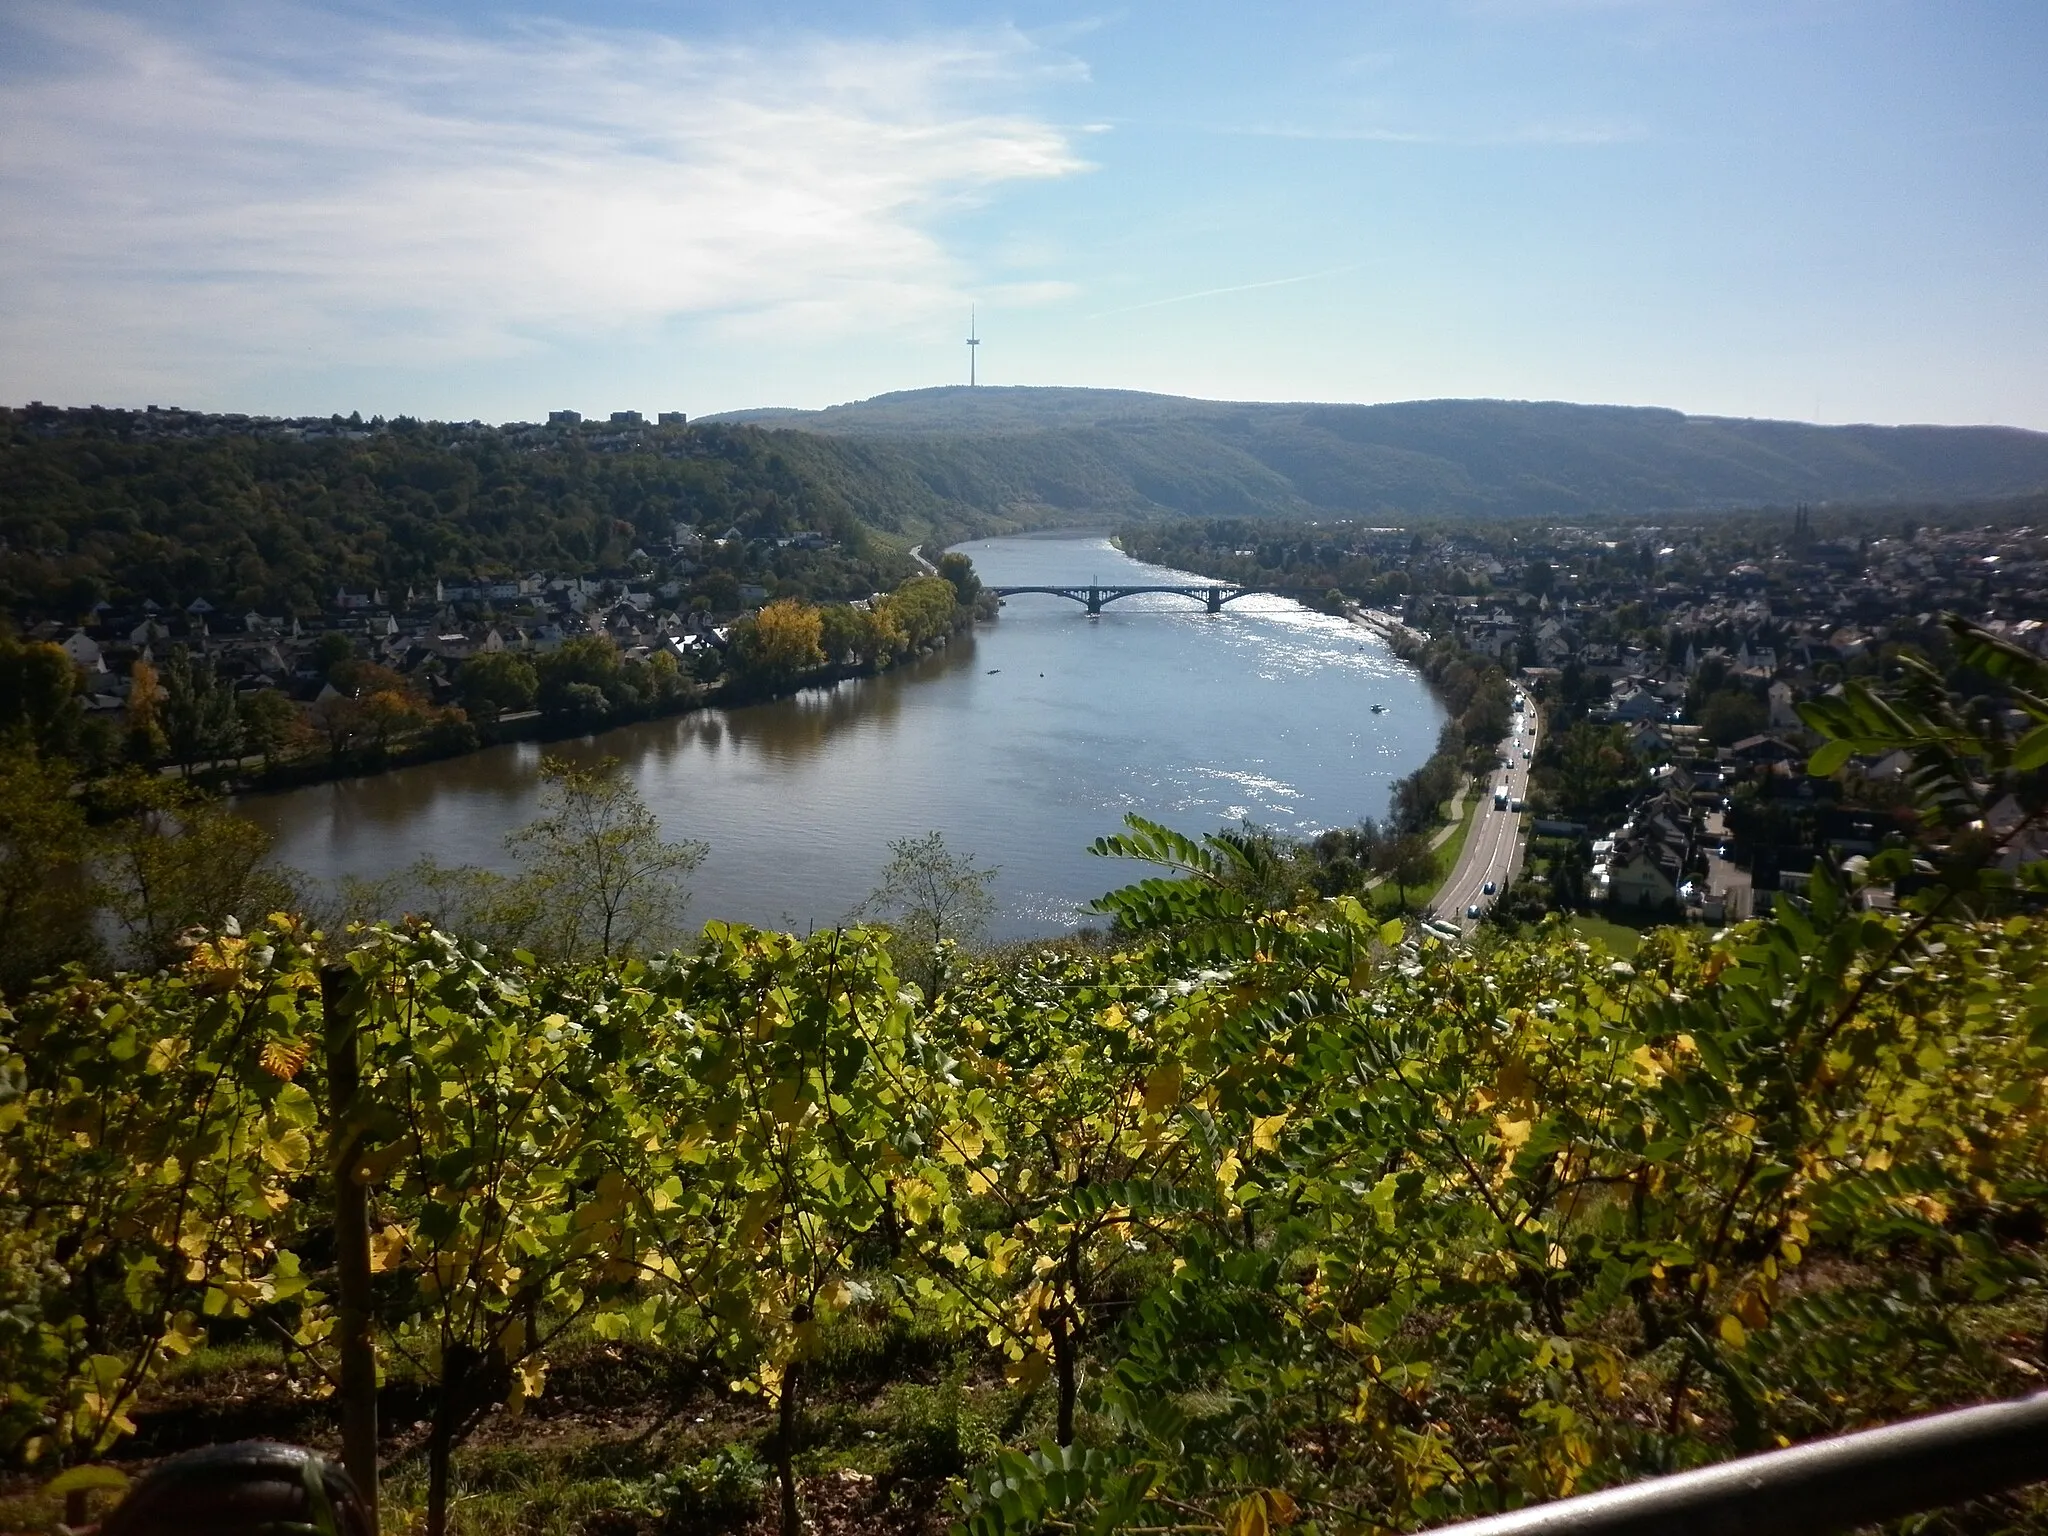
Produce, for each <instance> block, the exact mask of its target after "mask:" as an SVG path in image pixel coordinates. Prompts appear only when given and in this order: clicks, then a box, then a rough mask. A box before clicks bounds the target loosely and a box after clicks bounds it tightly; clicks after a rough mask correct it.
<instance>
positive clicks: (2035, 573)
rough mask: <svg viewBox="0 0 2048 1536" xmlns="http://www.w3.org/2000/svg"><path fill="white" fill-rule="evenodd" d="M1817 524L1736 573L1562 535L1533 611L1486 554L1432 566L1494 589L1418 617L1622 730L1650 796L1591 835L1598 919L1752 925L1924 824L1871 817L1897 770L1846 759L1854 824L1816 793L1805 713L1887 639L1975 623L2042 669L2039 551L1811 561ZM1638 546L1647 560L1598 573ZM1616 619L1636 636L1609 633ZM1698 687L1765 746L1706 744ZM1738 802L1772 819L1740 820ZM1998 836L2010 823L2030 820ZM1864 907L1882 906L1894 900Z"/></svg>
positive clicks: (1450, 600) (1545, 545) (2047, 567)
mask: <svg viewBox="0 0 2048 1536" xmlns="http://www.w3.org/2000/svg"><path fill="white" fill-rule="evenodd" d="M1808 526H1809V525H1808V524H1807V521H1806V519H1804V518H1801V519H1800V520H1799V521H1798V522H1796V523H1795V525H1794V529H1793V532H1792V536H1791V537H1790V538H1789V539H1788V540H1787V541H1786V542H1785V544H1784V546H1783V547H1779V548H1773V549H1765V550H1757V551H1752V552H1750V553H1749V554H1748V556H1747V557H1746V558H1741V559H1736V560H1732V561H1725V560H1722V559H1718V558H1712V557H1703V556H1702V554H1701V552H1699V551H1694V550H1689V549H1688V547H1687V544H1686V541H1685V540H1684V539H1683V538H1682V537H1681V538H1679V539H1678V540H1677V541H1676V542H1666V540H1667V538H1668V537H1669V536H1670V533H1671V531H1670V530H1668V529H1657V528H1644V529H1637V530H1634V533H1633V537H1632V538H1628V537H1624V538H1621V539H1617V538H1615V537H1614V535H1613V534H1612V532H1608V533H1606V534H1605V535H1602V536H1599V537H1595V536H1593V535H1591V534H1590V533H1589V532H1588V531H1587V530H1573V529H1565V530H1553V531H1552V537H1551V538H1550V539H1549V540H1548V541H1545V540H1542V539H1538V540H1535V541H1531V547H1530V549H1529V560H1528V562H1527V563H1526V564H1524V565H1523V566H1522V567H1520V568H1519V569H1520V570H1527V569H1528V568H1529V566H1530V565H1534V564H1537V563H1539V562H1540V563H1542V564H1543V567H1544V576H1545V580H1544V582H1543V585H1544V588H1545V590H1543V591H1542V592H1541V593H1537V592H1531V591H1528V590H1525V589H1522V588H1518V587H1517V586H1516V585H1515V584H1514V583H1515V581H1516V578H1517V575H1518V568H1516V567H1514V566H1510V565H1507V564H1503V563H1502V562H1501V561H1499V560H1498V559H1497V558H1495V557H1493V556H1492V555H1490V554H1488V553H1487V552H1485V551H1483V550H1479V549H1477V548H1473V549H1467V550H1464V551H1462V552H1461V551H1459V550H1457V549H1456V548H1455V546H1452V547H1449V548H1446V547H1443V546H1439V547H1438V548H1437V549H1436V550H1435V551H1434V552H1433V558H1435V559H1437V560H1439V561H1443V560H1457V559H1462V560H1463V561H1464V562H1465V564H1464V569H1465V570H1467V571H1469V572H1473V573H1477V574H1479V575H1484V576H1487V577H1488V584H1492V583H1496V582H1497V583H1499V585H1498V586H1496V587H1495V588H1494V590H1492V591H1489V592H1486V593H1483V594H1464V595H1453V594H1444V593H1437V594H1433V595H1429V596H1425V597H1422V598H1419V599H1411V601H1410V603H1409V613H1410V615H1411V617H1412V618H1415V619H1416V620H1417V621H1419V622H1424V623H1429V624H1433V625H1435V626H1439V627H1449V628H1450V629H1452V630H1453V632H1454V633H1456V635H1457V636H1458V638H1459V640H1460V641H1461V642H1462V644H1463V645H1464V646H1465V647H1466V648H1468V649H1470V650H1473V651H1476V652H1480V653H1482V654H1486V655H1489V656H1494V657H1498V658H1499V659H1500V660H1501V661H1502V662H1503V664H1504V665H1506V666H1508V667H1509V669H1510V670H1511V671H1513V672H1514V673H1516V674H1517V675H1518V676H1519V677H1520V678H1521V679H1522V680H1523V681H1524V682H1526V683H1528V684H1529V685H1531V686H1532V687H1537V686H1542V685H1548V687H1547V689H1546V691H1547V692H1549V693H1551V694H1552V695H1553V696H1555V695H1556V694H1557V692H1558V691H1559V690H1560V688H1561V687H1562V686H1563V685H1564V684H1565V683H1566V681H1567V679H1568V678H1569V680H1570V682H1571V683H1572V685H1573V687H1574V688H1575V690H1576V693H1577V697H1578V698H1580V699H1582V700H1586V701H1588V714H1589V716H1590V718H1592V719H1594V720H1596V721H1600V722H1606V723H1610V724H1615V725H1619V726H1621V727H1623V728H1624V729H1625V731H1626V733H1627V739H1628V742H1629V746H1630V750H1631V751H1632V752H1633V753H1634V754H1635V756H1636V759H1637V761H1638V763H1639V764H1640V765H1641V766H1642V767H1643V769H1644V770H1645V772H1646V775H1647V777H1648V780H1649V783H1650V789H1649V791H1648V793H1646V794H1645V795H1644V796H1643V797H1642V798H1641V799H1640V800H1639V801H1638V802H1637V803H1636V804H1635V805H1633V806H1632V807H1631V808H1630V809H1629V811H1628V814H1627V816H1626V819H1625V820H1624V821H1623V822H1622V823H1621V825H1619V826H1618V827H1615V828H1613V829H1611V830H1606V829H1596V830H1601V831H1602V833H1603V835H1600V836H1597V837H1595V838H1594V839H1593V841H1592V881H1591V888H1590V890H1589V893H1588V894H1589V895H1590V896H1591V897H1592V898H1593V899H1594V900H1596V901H1611V902H1613V903H1614V904H1615V905H1617V906H1619V907H1622V908H1624V909H1629V910H1646V911H1651V912H1672V911H1677V912H1681V913H1686V914H1689V915H1691V916H1694V917H1697V918H1700V919H1703V920H1705V921H1709V922H1723V921H1739V920H1740V919H1742V918H1745V917H1747V916H1749V915H1751V913H1752V912H1753V911H1754V910H1756V908H1757V907H1758V906H1760V905H1765V904H1768V903H1769V902H1770V901H1771V900H1772V899H1774V894H1775V893H1777V892H1790V893H1793V894H1795V895H1796V894H1799V893H1801V892H1803V891H1804V889H1805V887H1806V885H1807V884H1808V882H1809V881H1810V880H1811V878H1812V871H1813V869H1814V867H1815V864H1816V863H1817V861H1819V860H1820V859H1821V858H1822V857H1823V855H1827V854H1831V855H1832V856H1833V857H1835V858H1836V859H1838V860H1854V859H1859V858H1863V857H1867V856H1868V855H1869V854H1871V853H1873V852H1875V851H1876V850H1877V849H1878V848H1880V847H1882V846H1884V842H1885V839H1886V838H1887V836H1889V835H1891V834H1893V833H1896V832H1899V831H1903V830H1907V829H1908V828H1910V826H1911V820H1910V817H1909V816H1906V815H1904V814H1903V813H1901V814H1892V813H1890V812H1888V811H1886V810H1884V809H1877V810H1872V809H1869V808H1868V805H1869V804H1875V805H1878V806H1880V807H1882V806H1885V805H1887V804H1893V803H1901V804H1902V803H1903V802H1904V801H1905V800H1906V799H1907V796H1906V794H1905V788H1904V784H1903V779H1904V776H1905V774H1906V772H1907V769H1908V766H1909V765H1908V763H1907V760H1906V758H1905V755H1904V754H1902V753H1894V754H1891V755H1890V756H1887V757H1883V758H1879V759H1876V760H1871V761H1861V760H1858V761H1852V763H1851V764H1850V766H1849V773H1850V775H1851V777H1852V778H1853V779H1854V780H1856V781H1858V782H1857V784H1856V793H1854V794H1853V795H1851V796H1850V797H1849V799H1850V800H1851V801H1855V802H1864V804H1862V805H1858V804H1849V803H1845V802H1844V801H1842V800H1841V799H1839V798H1838V797H1837V795H1836V792H1835V790H1834V788H1833V787H1832V786H1829V785H1825V784H1818V783H1816V782H1814V781H1812V780H1810V779H1809V778H1808V777H1807V775H1806V774H1805V772H1804V764H1805V761H1806V757H1807V754H1808V752H1809V751H1810V750H1811V747H1812V746H1813V745H1814V739H1813V738H1812V737H1811V736H1809V735H1808V733H1807V732H1806V729H1805V727H1804V725H1803V723H1802V721H1801V719H1800V716H1799V713H1798V705H1799V702H1800V701H1801V700H1802V699H1807V698H1812V697H1815V696H1816V695H1819V694H1823V693H1827V692H1830V691H1834V690H1838V689H1839V687H1840V683H1841V679H1842V678H1843V677H1845V676H1849V675H1853V674H1855V673H1858V672H1862V671H1868V670H1870V669H1872V668H1873V666H1874V664H1875V662H1876V659H1877V656H1878V654H1879V653H1880V652H1881V650H1882V648H1883V647H1884V646H1885V645H1886V644H1888V643H1890V642H1892V641H1899V640H1911V641H1918V640H1921V639H1923V638H1924V637H1925V634H1926V632H1927V630H1928V629H1929V628H1930V626H1931V625H1932V624H1933V622H1934V620H1935V616H1936V615H1937V614H1939V613H1941V612H1944V611H1950V612H1962V613H1965V614H1969V615H1971V616H1972V617H1974V618H1976V619H1977V621H1978V622H1980V623H1982V624H1984V625H1985V626H1986V627H1988V628H1990V629H1991V630H1993V631H1994V632H1996V633H1999V634H2002V635H2004V636H2005V637H2006V638H2008V639H2010V640H2012V641H2013V642H2014V643H2016V644H2018V645H2021V646H2024V647H2026V648H2027V649H2029V650H2032V651H2034V652H2036V653H2037V654H2041V655H2044V656H2048V618H2044V617H2043V616H2044V615H2048V536H2042V535H2037V534H2035V533H2034V531H2033V530H2031V529H2027V528H2019V529H1998V528H1978V529H1959V530H1938V531H1937V530H1921V529H1914V528H1911V527H1910V526H1907V527H1905V528H1904V529H1903V530H1902V532H1901V533H1900V534H1899V535H1898V536H1896V537H1879V538H1867V539H1857V540H1837V541H1834V542H1831V543H1817V542H1815V541H1814V540H1813V539H1812V538H1811V536H1810V533H1808V532H1807V528H1808ZM1629 547H1633V549H1634V550H1635V551H1637V553H1638V557H1639V558H1637V559H1635V560H1632V561H1624V560H1617V559H1613V558H1605V559H1603V558H1601V557H1602V555H1603V554H1605V555H1610V556H1611V554H1612V552H1613V551H1615V550H1616V549H1618V548H1629ZM1719 553H1722V554H1725V551H1720V552H1719ZM1689 554H1690V555H1691V556H1692V558H1689V559H1688V558H1686V556H1688V555H1689ZM1625 608H1632V611H1630V612H1629V615H1628V617H1629V621H1630V622H1629V623H1628V624H1627V625H1626V626H1624V625H1622V624H1620V623H1618V622H1617V619H1616V616H1617V614H1620V613H1622V612H1623V611H1624V609H1625ZM1653 633H1661V634H1662V635H1663V637H1664V642H1665V643H1664V644H1663V645H1662V646H1659V647H1653V646H1650V645H1648V644H1647V643H1646V642H1647V640H1648V639H1649V637H1650V635H1651V634H1653ZM1703 674H1705V677H1704V679H1703ZM1703 683H1711V685H1712V687H1713V688H1715V689H1719V688H1726V687H1729V686H1734V687H1738V688H1740V689H1742V690H1743V691H1745V692H1747V693H1749V694H1750V695H1752V696H1753V697H1754V698H1756V699H1757V700H1758V702H1759V704H1760V705H1761V706H1762V715H1761V723H1762V726H1763V729H1762V730H1761V731H1759V732H1757V733H1756V734H1753V735H1749V736H1747V737H1745V738H1743V739H1741V740H1737V741H1735V742H1733V743H1732V744H1729V745H1722V746H1716V745H1714V744H1713V743H1710V742H1708V741H1706V740H1705V739H1704V735H1703V732H1702V730H1701V728H1700V726H1699V725H1698V724H1697V723H1691V722H1689V721H1688V717H1687V713H1686V707H1687V701H1688V699H1697V698H1699V697H1700V695H1701V694H1702V692H1705V691H1709V690H1707V689H1706V688H1705V687H1703ZM1723 739H1724V740H1725V737H1724V738H1723ZM1745 804H1758V805H1763V806H1765V807H1768V808H1773V810H1774V814H1771V815H1765V816H1758V817H1755V818H1748V819H1746V818H1745V817H1744V815H1743V813H1742V811H1741V809H1739V808H1740V807H1742V806H1743V805H1745ZM2007 819H2008V821H2009V822H2010V823H2011V825H2017V824H2018V821H2019V819H2020V812H2019V810H2018V808H2017V807H2011V808H2009V816H2008V817H2007ZM1544 825H1545V824H1539V827H1538V831H1539V833H1540V832H1541V831H1543V830H1544ZM1547 825H1548V826H1549V827H1550V829H1551V830H1554V831H1558V832H1564V831H1567V830H1569V831H1570V832H1572V833H1574V834H1580V833H1583V832H1585V831H1586V830H1587V829H1584V828H1579V827H1576V826H1572V827H1569V828H1567V827H1566V826H1564V825H1562V824H1557V823H1550V824H1547ZM1795 827H1796V828H1797V829H1798V834H1799V835H1798V839H1797V841H1791V840H1789V839H1790V838H1791V836H1792V834H1791V832H1790V831H1789V830H1788V829H1790V828H1795ZM1993 830H1994V831H1995V830H1996V829H1993ZM2006 830H2010V827H2008V828H2007V829H2006ZM2039 852H2040V850H2031V851H2030V850H2028V849H2024V848H2022V849H2017V850H2014V851H2012V852H2011V853H2009V854H2007V855H2006V858H2007V862H2008V863H2010V862H2013V861H2015V860H2019V859H2024V858H2027V857H2034V856H2038V854H2039ZM1863 899H1865V900H1866V901H1868V902H1870V903H1872V904H1875V905H1881V904H1883V903H1885V902H1886V901H1887V900H1889V899H1890V893H1889V892H1887V891H1883V890H1875V891H1867V892H1866V893H1865V895H1864V898H1863Z"/></svg>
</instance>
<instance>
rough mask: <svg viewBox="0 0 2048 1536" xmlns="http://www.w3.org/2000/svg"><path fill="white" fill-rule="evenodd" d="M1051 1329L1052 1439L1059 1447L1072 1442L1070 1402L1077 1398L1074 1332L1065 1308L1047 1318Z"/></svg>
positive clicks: (1072, 1414) (1071, 1407) (1072, 1423)
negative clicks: (1056, 1397) (1055, 1387)
mask: <svg viewBox="0 0 2048 1536" xmlns="http://www.w3.org/2000/svg"><path fill="white" fill-rule="evenodd" d="M1048 1323H1049V1324H1050V1327H1051V1330H1052V1369H1053V1375H1054V1377H1055V1379H1056V1380H1057V1381H1058V1383H1059V1392H1060V1403H1059V1419H1058V1424H1057V1427H1056V1429H1055V1431H1054V1437H1055V1438H1056V1439H1057V1440H1058V1441H1059V1443H1060V1444H1061V1445H1072V1444H1073V1443H1074V1401H1075V1399H1076V1398H1077V1397H1078V1396H1079V1395H1080V1382H1079V1380H1078V1370H1079V1368H1078V1364H1077V1362H1076V1360H1075V1358H1074V1355H1075V1350H1074V1329H1073V1324H1072V1321H1071V1319H1070V1318H1069V1316H1068V1312H1067V1309H1066V1307H1064V1306H1062V1307H1061V1308H1060V1309H1059V1310H1058V1311H1057V1312H1055V1313H1053V1315H1052V1316H1051V1318H1049V1319H1048Z"/></svg>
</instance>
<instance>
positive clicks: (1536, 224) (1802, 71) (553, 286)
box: [0, 0, 2048, 429]
mask: <svg viewBox="0 0 2048 1536" xmlns="http://www.w3.org/2000/svg"><path fill="white" fill-rule="evenodd" d="M2044 83H2048V5H2043V4H2041V3H2040V0H2012V3H1989V0H1986V3H1978V0H1939V3H1905V0H1898V3H1891V0H1772V3H1750V0H1433V3H1421V0H1412V3H1410V0H1355V3H1351V4H1308V3H1303V4H1285V3H1281V4H1266V5H1247V4H1244V3H1242V0H1237V3H1232V4H1220V3H1208V0H1176V3H1172V4H1166V3H1157V4H1131V5H1125V6H1121V7H1114V8H1107V9H1076V8H1072V7H1067V6H1060V5H1053V4H1040V3H1030V4H1022V5H1017V6H1012V7H1009V8H1003V9H996V8H985V7H981V6H977V5H971V4H938V3H929V4H911V3H897V4H890V3H880V4H861V5H855V4H832V3H824V0H819V3H793V0H789V3H768V4H762V3H748V4H738V3H704V4H683V3H667V0H580V3H568V0H562V3H555V4H546V3H545V0H543V3H542V4H540V5H538V6H530V7H524V8H508V7H504V6H499V5H493V4H475V3H456V0H429V3H424V4H422V3H418V0H413V3H406V4H396V3H390V4H360V3H358V4H341V3H333V4H314V3H308V4H297V5H276V4H250V3H239V0H209V3H204V4H187V3H180V0H153V3H149V4H130V5H122V4H93V3H80V0H53V3H43V0H0V400H12V401H20V400H25V399H28V398H31V397H33V398H40V399H44V400H50V401H56V402H63V403H87V402H101V403H106V404H130V405H132V404H142V403H148V402H152V401H154V402H159V403H171V402H176V403H181V404H186V405H193V406H202V407H209V408H216V409H238V410H249V411H262V412H300V411H320V412H325V411H329V410H341V411H348V410H351V409H360V410H362V411H363V412H364V413H365V414H366V415H367V414H370V413H373V412H383V413H385V414H394V413H398V412H410V413H414V414H421V415H431V416H439V417H448V418H458V419H467V418H470V417H481V418H483V419H485V420H493V421H496V420H511V419H530V418H533V417H535V416H537V415H538V414H539V413H541V412H543V411H545V410H547V409H549V408H551V407H558V406H570V407H574V408H578V409H581V410H584V411H585V412H604V411H610V410H615V409H621V408H626V407H632V408H637V409H641V410H645V411H650V412H651V411H654V410H657V409H680V410H686V411H689V412H691V413H692V414H701V413H704V412H709V411H715V410H723V409H731V408H736V407H741V406H749V405H767V404H785V405H804V406H817V405H825V404H830V403H833V402H835V401H840V400H847V399H857V398H861V397H864V396H867V395H872V394H877V393H880V392H882V391H885V390H893V389H907V388H916V387H920V386H923V385H927V384H935V383H950V382H956V381H960V380H962V379H964V375H965V367H966V349H965V348H964V347H963V346H962V345H961V341H962V338H963V337H964V335H965V327H966V321H967V311H968V307H969V305H970V304H972V305H974V306H976V307H977V309H978V312H979V316H980V327H981V334H982V336H983V337H984V339H985V340H984V345H983V346H982V348H981V366H982V379H983V381H984V382H986V383H1002V384H1084V385H1101V386H1113V387H1122V388H1136V389H1152V390H1162V391H1167V392H1171V393H1179V394H1194V395H1205V396H1211V397H1222V398H1240V399H1321V400H1358V401H1374V400H1395V399H1414V398H1428V397H1439V396H1497V397H1511V398H1542V399H1570V400H1586V401H1609V402H1620V403H1630V404H1659V405H1670V406H1676V407H1679V408H1681V409H1685V410H1691V411H1697V412H1703V413H1716V414H1729V415H1755V416H1781V417H1794V418H1799V419H1806V420H1821V421H1828V422H1841V421H1878V422H1900V421H1934V422H1983V421H1996V422H2008V423H2012V424H2016V425H2022V426H2030V427H2035V428H2042V429H2048V361H2044V360H2048V283H2044V282H2043V280H2042V274H2043V272H2044V271H2048V261H2044V250H2048V98H2044V95H2043V91H2042V87H2043V85H2044Z"/></svg>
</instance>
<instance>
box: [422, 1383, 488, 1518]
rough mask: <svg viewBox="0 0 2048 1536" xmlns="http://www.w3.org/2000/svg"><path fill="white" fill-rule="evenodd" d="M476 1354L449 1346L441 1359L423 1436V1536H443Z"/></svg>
mask: <svg viewBox="0 0 2048 1536" xmlns="http://www.w3.org/2000/svg"><path fill="white" fill-rule="evenodd" d="M475 1356H476V1352H475V1351H474V1350H471V1349H469V1348H468V1347H466V1346H464V1345H460V1344H457V1345H452V1346H450V1347H449V1348H447V1349H446V1350H444V1351H443V1352H442V1356H441V1390H440V1392H439V1393H438V1394H437V1396H436V1397H435V1400H434V1421H433V1425H432V1427H431V1428H430V1429H429V1430H428V1433H427V1536H447V1532H448V1463H449V1460H450V1458H451V1457H452V1456H453V1454H454V1451H455V1437H456V1434H457V1432H458V1430H459V1428H460V1426H461V1424H462V1422H463V1418H464V1413H463V1407H464V1404H465V1402H466V1401H467V1398H468V1394H469V1389H470V1380H471V1374H472V1372H473V1370H474V1369H475V1367H476V1366H477V1364H479V1362H478V1361H477V1359H476V1357H475Z"/></svg>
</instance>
